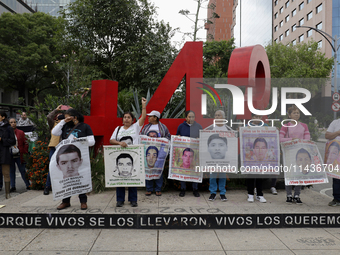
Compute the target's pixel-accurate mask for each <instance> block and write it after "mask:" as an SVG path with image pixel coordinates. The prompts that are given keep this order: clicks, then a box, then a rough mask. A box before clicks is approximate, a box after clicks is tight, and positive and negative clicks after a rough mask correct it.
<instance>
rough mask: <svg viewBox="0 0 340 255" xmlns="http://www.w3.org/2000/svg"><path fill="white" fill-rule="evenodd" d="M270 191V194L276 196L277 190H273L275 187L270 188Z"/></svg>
mask: <svg viewBox="0 0 340 255" xmlns="http://www.w3.org/2000/svg"><path fill="white" fill-rule="evenodd" d="M270 191H271V192H272V194H273V195H277V190H276V189H275V187H271V188H270Z"/></svg>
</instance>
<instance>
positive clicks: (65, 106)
mask: <svg viewBox="0 0 340 255" xmlns="http://www.w3.org/2000/svg"><path fill="white" fill-rule="evenodd" d="M70 108H71V107H70V106H68V105H62V106H61V107H60V109H61V110H68V109H70Z"/></svg>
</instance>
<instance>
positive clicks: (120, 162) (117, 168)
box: [103, 144, 145, 188]
mask: <svg viewBox="0 0 340 255" xmlns="http://www.w3.org/2000/svg"><path fill="white" fill-rule="evenodd" d="M103 147H104V164H105V187H110V188H112V187H114V188H115V187H145V169H144V145H141V144H138V145H129V146H128V147H125V148H124V147H121V146H119V145H115V146H103Z"/></svg>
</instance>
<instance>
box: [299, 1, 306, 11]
mask: <svg viewBox="0 0 340 255" xmlns="http://www.w3.org/2000/svg"><path fill="white" fill-rule="evenodd" d="M303 7H305V3H304V2H302V3H301V4H300V5H299V11H301V10H302V9H303Z"/></svg>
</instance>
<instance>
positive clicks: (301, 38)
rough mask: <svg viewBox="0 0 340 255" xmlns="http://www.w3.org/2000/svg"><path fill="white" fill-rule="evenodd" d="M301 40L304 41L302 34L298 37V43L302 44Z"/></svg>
mask: <svg viewBox="0 0 340 255" xmlns="http://www.w3.org/2000/svg"><path fill="white" fill-rule="evenodd" d="M303 39H304V35H303V34H302V35H300V36H299V42H303Z"/></svg>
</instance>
